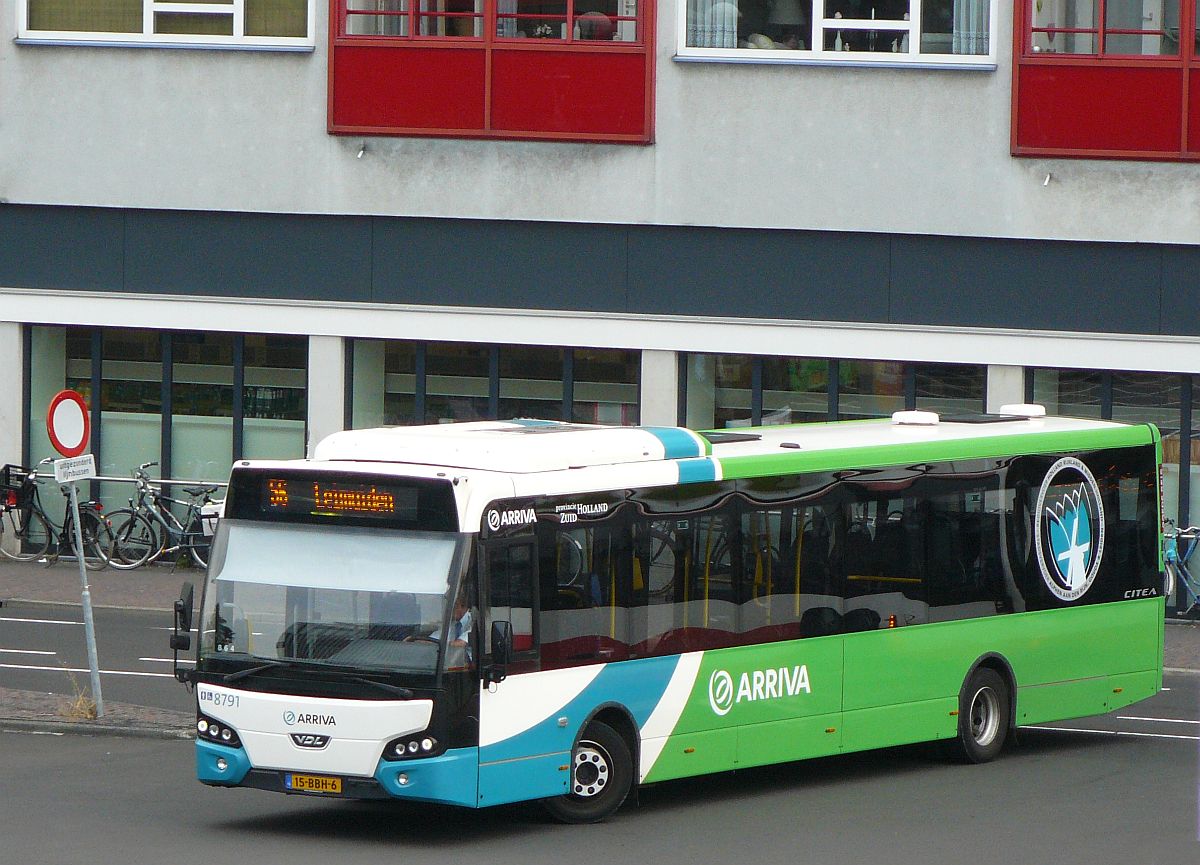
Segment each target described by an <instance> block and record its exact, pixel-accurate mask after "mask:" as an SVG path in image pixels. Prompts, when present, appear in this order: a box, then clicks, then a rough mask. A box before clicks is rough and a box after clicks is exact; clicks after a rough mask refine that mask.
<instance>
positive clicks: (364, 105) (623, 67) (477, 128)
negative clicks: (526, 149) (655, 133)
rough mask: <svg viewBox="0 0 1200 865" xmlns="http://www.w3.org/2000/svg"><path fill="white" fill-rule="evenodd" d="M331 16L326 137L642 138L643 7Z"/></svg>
mask: <svg viewBox="0 0 1200 865" xmlns="http://www.w3.org/2000/svg"><path fill="white" fill-rule="evenodd" d="M334 15H335V20H334V22H333V24H332V26H333V30H334V38H333V51H332V53H331V60H330V64H331V75H330V79H331V86H332V94H331V99H330V105H329V129H330V131H331V132H334V133H349V134H359V133H364V132H365V133H372V134H392V135H440V136H455V137H463V138H539V139H551V140H562V141H609V142H629V143H639V144H644V143H648V142H649V141H650V140H651V138H652V131H651V130H652V128H653V106H654V102H653V94H654V89H653V86H652V84H653V70H654V52H653V47H654V46H653V32H654V29H653V28H654V3H653V0H334ZM447 49H451V50H447Z"/></svg>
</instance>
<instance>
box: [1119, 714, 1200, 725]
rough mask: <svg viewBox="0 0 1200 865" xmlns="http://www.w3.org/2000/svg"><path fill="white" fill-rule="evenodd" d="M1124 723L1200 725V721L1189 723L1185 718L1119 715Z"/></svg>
mask: <svg viewBox="0 0 1200 865" xmlns="http://www.w3.org/2000/svg"><path fill="white" fill-rule="evenodd" d="M1117 717H1118V718H1119V719H1120V720H1122V721H1157V722H1159V723H1160V724H1200V721H1189V720H1187V719H1185V718H1142V717H1140V716H1138V715H1117Z"/></svg>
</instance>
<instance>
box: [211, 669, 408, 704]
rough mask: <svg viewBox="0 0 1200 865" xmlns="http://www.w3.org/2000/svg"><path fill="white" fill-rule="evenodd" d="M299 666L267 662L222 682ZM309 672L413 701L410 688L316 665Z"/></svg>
mask: <svg viewBox="0 0 1200 865" xmlns="http://www.w3.org/2000/svg"><path fill="white" fill-rule="evenodd" d="M295 666H299V665H298V664H296V663H295V662H293V661H267V662H266V663H265V664H256V665H255V666H253V667H246V668H245V669H243V670H238V671H237V672H235V673H226V674H225V676H224V677H223V678H222V679H221V681H222V682H236V681H238V680H239V679H245V678H246V677H247V676H253V675H254V674H255V673H261V672H263V671H264V670H274V669H276V668H278V667H295ZM304 666H305V668H306V670H307V671H308V672H312V673H320V674H322V675H324V676H334V677H336V678H339V679H345V680H346V681H348V682H356V683H358V684H360V685H374V686H375V687H376V688H382V689H383V690H385V691H387V692H388V693H390V694H395V695H396V696H397V697H400V698H401V699H404V700H411V699H412V698H413V692H412V691H411V690H409V689H408V688H402V687H400V686H399V685H389V684H388V683H387V682H377V681H375V680H374V679H367V678H365V677H363V676H354V675H351V674H349V673H345V672H343V671H342V670H337V669H322V668H321V667H318V666H315V665H308V664H305V665H304Z"/></svg>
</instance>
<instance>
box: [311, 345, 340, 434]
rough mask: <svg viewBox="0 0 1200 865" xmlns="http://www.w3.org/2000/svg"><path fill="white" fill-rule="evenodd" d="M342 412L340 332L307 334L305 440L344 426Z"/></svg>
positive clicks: (336, 430)
mask: <svg viewBox="0 0 1200 865" xmlns="http://www.w3.org/2000/svg"><path fill="white" fill-rule="evenodd" d="M345 416H346V352H345V350H344V348H343V344H342V338H341V337H340V336H310V337H309V338H308V444H307V446H306V447H305V454H306V455H308V456H309V457H311V456H312V454H313V448H314V447H316V445H317V443H318V442H319V441H321V439H323V438H325V437H326V436H328V435H331V434H332V433H335V432H340V431H341V430H342V429H343V428H344V421H345Z"/></svg>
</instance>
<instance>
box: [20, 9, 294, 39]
mask: <svg viewBox="0 0 1200 865" xmlns="http://www.w3.org/2000/svg"><path fill="white" fill-rule="evenodd" d="M16 2H17V15H18V25H19V26H18V33H17V41H19V42H48V43H83V44H90V45H95V44H115V45H181V46H193V47H203V48H213V47H217V48H275V49H311V48H312V47H313V45H314V40H313V18H314V13H315V11H316V0H170V2H167V0H16Z"/></svg>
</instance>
